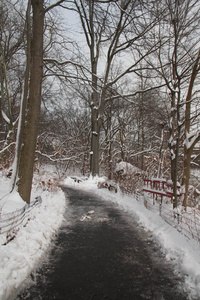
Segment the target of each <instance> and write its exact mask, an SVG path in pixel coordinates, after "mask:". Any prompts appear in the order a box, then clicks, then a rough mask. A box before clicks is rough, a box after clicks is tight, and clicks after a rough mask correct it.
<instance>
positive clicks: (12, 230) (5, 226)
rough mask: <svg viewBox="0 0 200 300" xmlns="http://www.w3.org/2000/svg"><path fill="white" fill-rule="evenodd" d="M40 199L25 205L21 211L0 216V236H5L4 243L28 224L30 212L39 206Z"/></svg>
mask: <svg viewBox="0 0 200 300" xmlns="http://www.w3.org/2000/svg"><path fill="white" fill-rule="evenodd" d="M41 202H42V198H41V197H40V196H39V197H37V198H36V199H35V201H34V202H32V203H31V204H26V205H25V206H24V207H22V208H21V209H18V210H16V211H14V212H11V213H7V214H0V235H3V234H5V235H6V237H5V243H8V242H9V241H10V240H12V239H13V238H14V236H15V235H16V233H17V231H18V230H19V229H20V228H21V227H22V226H25V224H26V223H27V222H28V217H29V213H30V211H31V210H32V209H33V208H34V207H35V206H37V205H39V204H41Z"/></svg>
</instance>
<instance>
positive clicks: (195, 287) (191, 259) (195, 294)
mask: <svg viewBox="0 0 200 300" xmlns="http://www.w3.org/2000/svg"><path fill="white" fill-rule="evenodd" d="M98 180H99V178H95V179H92V178H90V179H89V180H87V181H82V182H80V183H79V184H78V183H75V182H74V181H73V180H72V179H71V178H67V179H66V180H65V181H64V184H65V185H66V186H68V185H69V186H74V187H75V188H77V189H84V190H86V191H91V192H93V193H95V194H97V195H99V196H100V197H102V198H103V199H104V200H107V201H112V202H114V203H116V204H117V205H118V206H119V208H120V209H122V210H124V211H126V212H127V213H129V214H131V215H132V216H133V217H134V218H136V219H137V221H138V222H139V223H140V224H141V225H142V226H143V227H144V228H145V229H146V230H150V231H151V232H152V235H153V238H154V240H155V241H156V242H157V243H158V245H159V246H160V247H161V250H162V252H163V253H164V255H165V257H166V259H167V260H168V261H170V262H173V264H174V270H175V272H176V273H177V274H182V275H183V276H184V278H185V284H184V289H185V291H186V293H188V296H189V299H190V300H194V299H200V245H199V243H198V242H197V241H195V240H188V239H187V238H186V237H185V236H184V235H182V234H181V233H179V232H178V231H177V230H176V229H175V228H174V227H172V226H170V225H169V224H167V223H166V222H165V221H164V220H163V219H162V218H161V217H160V216H159V215H158V214H156V213H154V212H152V211H150V210H147V209H146V208H145V207H144V205H142V204H141V203H139V202H137V201H136V199H135V197H134V196H128V195H122V194H121V193H117V194H116V193H114V192H110V191H108V190H107V189H97V188H96V186H97V184H98Z"/></svg>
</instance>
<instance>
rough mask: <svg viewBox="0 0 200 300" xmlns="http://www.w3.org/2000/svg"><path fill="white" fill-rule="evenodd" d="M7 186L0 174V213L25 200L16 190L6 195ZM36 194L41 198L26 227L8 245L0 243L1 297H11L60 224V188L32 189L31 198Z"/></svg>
mask: <svg viewBox="0 0 200 300" xmlns="http://www.w3.org/2000/svg"><path fill="white" fill-rule="evenodd" d="M0 176H1V175H0ZM9 185H10V183H9V180H8V179H5V178H4V177H0V204H3V205H2V211H1V213H2V212H3V213H8V212H11V211H13V210H17V209H20V208H21V207H23V206H24V201H23V200H22V199H21V198H20V196H19V195H18V194H17V192H14V193H12V194H11V195H9V194H8V188H9ZM38 194H39V195H40V196H41V197H42V203H41V204H40V205H38V206H35V207H33V209H32V210H31V211H30V213H29V215H28V217H29V219H30V220H29V221H28V222H27V224H26V226H25V227H22V228H21V229H20V230H19V231H18V232H17V234H16V237H15V238H14V239H13V240H12V241H10V242H9V243H8V244H6V245H2V243H1V245H0V299H1V300H5V299H8V298H9V297H11V296H12V294H13V293H14V292H15V291H16V289H18V288H19V287H20V286H21V284H22V283H23V281H24V280H25V279H26V278H27V277H28V275H29V274H30V273H31V272H32V271H33V269H34V268H35V267H36V266H37V264H38V263H39V261H40V260H41V258H42V257H43V256H44V254H45V252H46V251H47V249H48V247H49V246H50V244H51V241H52V239H53V237H54V235H55V234H56V232H57V230H58V228H59V227H60V225H61V223H62V220H63V213H64V211H65V206H66V201H65V196H64V193H63V192H62V191H61V190H60V189H58V190H57V191H55V192H51V193H49V192H48V191H42V190H41V189H36V188H34V189H33V193H32V199H31V200H32V201H33V200H34V199H35V197H36V196H38ZM3 196H4V197H3ZM2 201H3V202H2ZM2 239H3V236H2V235H0V241H1V242H2Z"/></svg>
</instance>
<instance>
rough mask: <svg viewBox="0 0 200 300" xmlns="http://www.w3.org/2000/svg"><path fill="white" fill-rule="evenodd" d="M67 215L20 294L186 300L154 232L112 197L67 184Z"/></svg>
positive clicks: (87, 299) (75, 298) (46, 297)
mask: <svg viewBox="0 0 200 300" xmlns="http://www.w3.org/2000/svg"><path fill="white" fill-rule="evenodd" d="M64 191H65V193H66V196H67V199H69V202H70V204H69V209H68V211H66V218H65V219H66V221H65V222H64V224H63V226H62V228H61V229H60V231H59V233H58V236H57V238H56V240H55V244H54V246H52V249H51V251H50V253H49V256H48V258H47V259H46V261H45V262H43V264H42V266H41V268H40V269H39V270H38V271H36V272H35V273H33V274H32V275H31V277H30V278H29V280H28V282H27V283H26V284H27V286H26V288H25V289H24V290H22V291H21V292H20V294H19V295H18V296H16V297H15V299H31V300H34V299H35V300H36V299H37V300H39V299H44V300H51V299H63V300H82V299H83V300H93V299H94V300H103V299H112V300H134V299H135V300H140V299H151V300H173V299H174V300H177V299H178V300H185V299H187V296H186V295H184V293H183V292H182V289H181V282H182V279H181V277H179V276H177V275H175V274H174V273H173V268H172V266H170V264H169V263H167V262H166V261H165V260H164V257H163V256H162V254H161V252H160V250H159V249H158V245H156V244H155V242H153V241H152V238H151V233H150V232H145V231H144V230H143V229H142V228H141V227H140V226H139V225H138V224H137V222H136V221H135V220H134V219H133V218H131V217H130V216H129V215H127V214H126V213H125V212H123V211H121V210H119V209H118V208H117V206H115V205H114V204H113V203H110V202H106V201H102V200H101V199H99V198H98V197H97V196H94V195H91V194H87V193H86V192H83V191H77V190H73V189H68V188H65V189H64Z"/></svg>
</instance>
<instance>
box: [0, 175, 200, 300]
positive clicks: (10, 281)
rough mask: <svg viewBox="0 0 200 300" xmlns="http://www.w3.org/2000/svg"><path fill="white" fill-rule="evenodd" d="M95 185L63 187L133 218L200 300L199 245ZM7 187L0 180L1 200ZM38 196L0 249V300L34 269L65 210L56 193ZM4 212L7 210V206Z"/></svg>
mask: <svg viewBox="0 0 200 300" xmlns="http://www.w3.org/2000/svg"><path fill="white" fill-rule="evenodd" d="M98 181H99V179H88V180H84V181H82V182H80V183H77V182H74V180H73V179H71V178H67V179H66V180H64V181H63V184H64V185H67V186H70V187H72V186H73V187H75V188H77V189H83V190H87V191H91V192H92V193H95V194H97V195H99V196H100V197H102V198H103V199H104V200H107V201H112V202H114V203H116V204H118V206H119V208H120V209H122V210H125V211H127V213H129V214H131V215H133V217H134V218H136V219H137V220H138V222H139V223H140V224H141V225H142V226H144V228H145V229H146V230H150V231H152V235H153V238H154V239H155V240H156V241H157V243H158V244H159V246H160V247H161V249H162V251H163V253H164V254H165V256H166V259H167V260H169V261H171V262H173V263H174V268H175V272H177V273H181V274H183V275H184V277H185V290H186V292H187V293H188V295H189V299H191V300H192V299H200V245H199V244H198V243H197V242H196V241H193V240H190V241H188V240H187V238H186V237H185V236H183V235H182V234H180V233H179V232H177V231H176V229H174V228H173V227H171V226H170V225H168V224H167V223H166V222H165V221H164V220H163V219H162V218H161V217H160V216H159V215H157V214H155V213H153V212H151V211H149V210H147V209H146V208H145V207H144V206H143V205H141V204H140V203H138V202H137V201H136V200H135V199H134V197H131V196H126V195H122V194H121V193H120V192H118V193H115V192H110V191H108V190H106V189H98V188H97V183H98ZM8 184H9V182H8V180H5V179H4V178H3V177H0V199H1V198H2V195H6V193H7V186H8ZM38 194H39V195H40V196H41V197H42V203H41V205H40V206H36V207H34V208H33V209H32V210H31V213H30V221H29V222H28V223H27V224H26V226H25V227H23V228H22V229H21V230H20V231H19V232H18V233H17V235H16V237H15V239H14V240H12V241H11V242H9V243H8V244H7V245H2V246H0V299H1V300H3V299H7V298H8V296H10V294H11V292H13V291H14V290H15V289H17V288H18V287H19V286H20V285H21V284H22V283H23V281H24V280H25V278H26V277H27V276H28V275H29V274H30V272H31V270H32V269H33V268H35V266H37V264H38V262H39V260H40V259H41V258H42V256H43V255H44V254H45V251H46V250H47V249H48V247H49V245H50V243H51V240H52V238H53V236H54V235H55V234H56V232H57V230H58V228H59V226H60V224H61V222H62V219H63V213H64V210H65V207H66V202H65V197H64V194H63V192H62V191H61V190H56V191H54V192H51V193H49V192H48V191H43V190H42V188H41V187H40V188H37V189H36V188H35V189H34V191H33V194H32V198H35V197H36V196H37V195H38ZM9 199H11V200H12V201H15V200H14V198H13V197H10V196H9ZM16 199H17V200H16V203H14V202H13V203H12V206H15V208H17V207H18V205H19V206H20V205H22V203H21V199H19V198H16ZM4 202H5V201H4ZM7 202H9V201H7ZM17 202H18V204H17ZM0 203H1V202H0ZM5 205H6V204H5ZM4 207H6V206H4ZM7 208H8V210H10V208H9V205H7Z"/></svg>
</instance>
